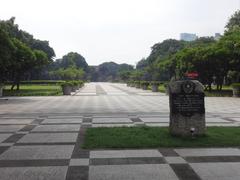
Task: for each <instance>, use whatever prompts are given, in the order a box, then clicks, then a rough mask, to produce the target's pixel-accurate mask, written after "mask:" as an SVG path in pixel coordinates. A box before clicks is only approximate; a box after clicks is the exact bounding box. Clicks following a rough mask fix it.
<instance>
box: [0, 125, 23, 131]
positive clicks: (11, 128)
mask: <svg viewBox="0 0 240 180" xmlns="http://www.w3.org/2000/svg"><path fill="white" fill-rule="evenodd" d="M23 127H24V125H0V132H16V131H18V130H20V129H22V128H23Z"/></svg>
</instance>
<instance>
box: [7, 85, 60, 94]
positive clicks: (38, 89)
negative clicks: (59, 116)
mask: <svg viewBox="0 0 240 180" xmlns="http://www.w3.org/2000/svg"><path fill="white" fill-rule="evenodd" d="M10 88H11V86H9V85H7V86H5V87H4V90H3V95H4V96H57V95H62V90H61V86H59V85H43V84H42V85H20V90H19V91H17V90H10Z"/></svg>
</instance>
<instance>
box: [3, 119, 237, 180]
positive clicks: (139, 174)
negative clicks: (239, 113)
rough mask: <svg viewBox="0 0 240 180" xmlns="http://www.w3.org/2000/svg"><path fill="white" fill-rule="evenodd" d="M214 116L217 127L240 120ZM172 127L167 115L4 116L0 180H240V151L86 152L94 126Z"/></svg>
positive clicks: (213, 121) (216, 149)
mask: <svg viewBox="0 0 240 180" xmlns="http://www.w3.org/2000/svg"><path fill="white" fill-rule="evenodd" d="M210 117H211V118H213V119H211V120H210V122H209V123H214V124H216V123H220V124H221V123H232V124H234V123H236V122H235V121H236V120H238V117H236V116H235V117H234V118H231V117H227V118H226V117H225V116H224V117H221V118H219V119H218V118H217V117H215V116H214V117H213V116H209V118H210ZM225 120H226V121H227V122H225ZM223 121H224V122H223ZM166 123H168V122H167V116H159V117H158V116H144V115H143V116H137V115H129V116H116V117H110V116H99V115H98V116H97V115H96V116H94V115H82V116H54V115H52V116H48V117H47V116H44V117H43V116H41V117H35V118H33V117H26V116H25V117H24V118H23V117H22V118H16V117H8V118H6V117H5V118H4V117H1V118H0V180H6V179H8V180H12V179H14V180H15V179H17V180H18V179H27V180H28V179H29V180H33V179H48V180H52V179H53V180H54V179H56V180H57V179H60V180H61V179H63V180H65V179H66V180H75V179H76V180H88V179H89V180H98V179H99V180H100V179H104V180H108V179H109V180H110V179H129V180H130V179H146V178H147V179H153V180H155V179H176V180H177V179H194V180H195V179H214V177H213V175H212V174H211V173H210V172H209V171H211V172H212V173H214V174H215V175H216V176H217V177H218V176H221V177H220V179H221V178H222V179H224V178H227V175H229V174H230V173H232V174H231V177H232V179H234V178H236V179H237V178H238V177H239V173H238V170H237V169H238V168H240V149H238V148H215V149H213V148H210V149H166V148H165V149H164V148H163V149H147V150H98V151H89V150H85V149H81V145H82V143H83V141H84V134H85V131H86V128H89V127H99V126H107V127H109V126H139V125H148V124H152V125H158V124H166ZM219 164H220V166H219ZM205 167H208V168H205ZM219 168H223V169H224V172H225V173H226V174H225V175H224V174H223V173H222V171H219Z"/></svg>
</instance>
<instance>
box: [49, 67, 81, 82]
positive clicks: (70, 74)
mask: <svg viewBox="0 0 240 180" xmlns="http://www.w3.org/2000/svg"><path fill="white" fill-rule="evenodd" d="M52 74H53V75H55V76H57V77H58V78H59V79H62V80H80V79H82V78H83V76H84V71H83V69H78V68H76V67H68V68H66V69H63V68H60V69H58V70H56V71H53V72H52Z"/></svg>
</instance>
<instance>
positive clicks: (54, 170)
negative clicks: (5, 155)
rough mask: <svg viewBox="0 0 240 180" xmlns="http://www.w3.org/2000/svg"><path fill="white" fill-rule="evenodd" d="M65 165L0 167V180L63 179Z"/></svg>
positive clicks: (65, 170)
mask: <svg viewBox="0 0 240 180" xmlns="http://www.w3.org/2000/svg"><path fill="white" fill-rule="evenodd" d="M66 173H67V167H64V166H62V167H61V166H58V167H53V166H51V167H7V168H0V180H65V177H66Z"/></svg>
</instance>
